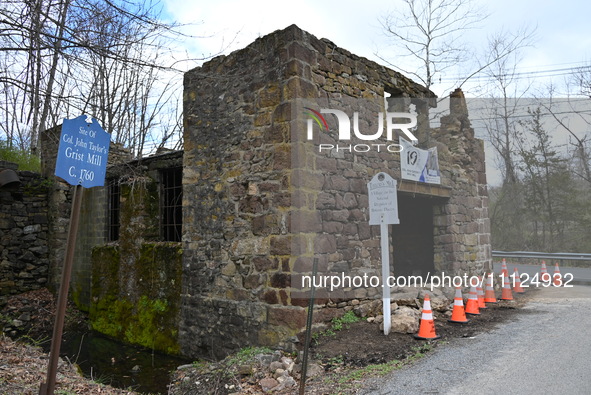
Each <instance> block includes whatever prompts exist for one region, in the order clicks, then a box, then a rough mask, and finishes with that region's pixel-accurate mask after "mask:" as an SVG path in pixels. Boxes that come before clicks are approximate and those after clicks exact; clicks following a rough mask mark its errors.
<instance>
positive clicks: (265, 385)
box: [259, 377, 279, 392]
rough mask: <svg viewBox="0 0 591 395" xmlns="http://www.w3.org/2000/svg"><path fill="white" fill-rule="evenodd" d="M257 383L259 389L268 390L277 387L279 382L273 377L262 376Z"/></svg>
mask: <svg viewBox="0 0 591 395" xmlns="http://www.w3.org/2000/svg"><path fill="white" fill-rule="evenodd" d="M259 385H260V386H261V389H262V390H263V391H265V392H269V391H271V390H272V389H273V388H275V387H277V386H278V385H279V382H278V381H277V380H275V379H272V378H268V377H267V378H264V379H262V380H261V381H259Z"/></svg>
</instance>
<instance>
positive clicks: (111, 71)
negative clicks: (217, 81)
mask: <svg viewBox="0 0 591 395" xmlns="http://www.w3.org/2000/svg"><path fill="white" fill-rule="evenodd" d="M0 19H2V23H3V26H2V29H1V30H0V66H3V68H2V70H3V71H2V72H0V108H1V110H0V132H3V134H4V135H5V136H6V139H7V141H9V144H15V145H18V146H19V147H20V148H29V149H31V150H32V151H33V152H34V151H35V150H36V148H37V145H38V143H37V141H38V136H39V133H40V132H42V131H43V130H45V129H46V128H48V127H52V126H54V125H56V124H58V123H60V122H61V119H62V118H64V117H72V116H77V115H80V113H81V112H83V113H87V114H89V115H92V116H94V117H95V118H97V119H98V120H99V121H100V122H101V123H102V124H103V126H104V127H105V129H106V130H107V131H108V132H110V133H111V134H112V136H113V140H114V141H116V142H121V143H123V144H124V145H126V146H129V147H130V148H131V149H132V151H133V153H134V154H136V155H137V156H141V155H142V153H143V152H144V151H146V149H147V145H148V144H149V145H151V146H153V147H154V148H155V147H156V146H158V145H161V144H162V143H163V141H170V139H171V136H179V135H180V133H178V130H177V128H178V127H179V123H178V122H177V118H178V117H177V116H176V115H175V116H171V115H170V114H171V113H175V112H176V108H177V107H178V100H177V99H178V97H179V96H180V93H179V92H180V89H181V84H180V77H181V71H182V70H178V69H175V68H174V67H173V65H174V63H175V58H174V56H173V55H174V54H173V53H172V52H171V49H170V48H171V47H172V46H173V45H172V42H173V40H175V39H180V38H183V37H181V34H180V33H179V31H178V26H177V25H175V24H165V23H163V22H161V18H160V17H159V8H158V4H157V3H152V2H144V1H141V2H140V1H136V0H125V1H119V2H112V1H110V0H8V1H5V2H3V3H2V5H1V6H0ZM167 122H168V123H167Z"/></svg>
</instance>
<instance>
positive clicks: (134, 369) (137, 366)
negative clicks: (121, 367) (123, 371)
mask: <svg viewBox="0 0 591 395" xmlns="http://www.w3.org/2000/svg"><path fill="white" fill-rule="evenodd" d="M140 370H142V368H141V367H140V365H135V366H134V367H133V368H131V371H132V372H134V373H137V372H139V371H140Z"/></svg>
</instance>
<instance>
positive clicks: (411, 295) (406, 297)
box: [390, 291, 419, 306]
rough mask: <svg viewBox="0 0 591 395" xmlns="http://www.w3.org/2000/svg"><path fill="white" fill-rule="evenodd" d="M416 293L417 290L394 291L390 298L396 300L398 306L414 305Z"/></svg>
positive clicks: (417, 293)
mask: <svg viewBox="0 0 591 395" xmlns="http://www.w3.org/2000/svg"><path fill="white" fill-rule="evenodd" d="M418 295H419V292H418V291H414V292H402V293H395V294H392V296H391V299H390V300H392V301H394V302H396V303H397V304H398V306H415V305H416V299H417V296H418Z"/></svg>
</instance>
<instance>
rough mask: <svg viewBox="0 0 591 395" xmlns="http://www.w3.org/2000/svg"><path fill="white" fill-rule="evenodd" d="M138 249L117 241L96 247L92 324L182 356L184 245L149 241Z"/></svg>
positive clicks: (116, 335) (126, 339) (118, 336)
mask: <svg viewBox="0 0 591 395" xmlns="http://www.w3.org/2000/svg"><path fill="white" fill-rule="evenodd" d="M136 253H137V251H129V250H126V249H124V248H123V247H122V246H121V247H120V246H112V245H107V246H101V247H95V248H94V249H93V254H92V258H93V265H92V267H93V281H92V302H91V307H90V321H91V325H92V328H93V329H94V330H96V331H98V332H100V333H103V334H105V335H107V336H111V337H113V338H115V339H118V340H121V341H124V342H127V343H131V344H136V345H140V346H144V347H148V348H151V349H154V350H158V351H162V352H165V353H168V354H179V353H180V348H179V345H178V322H179V320H178V317H179V314H180V286H181V267H182V250H181V249H180V244H179V243H143V244H141V245H140V247H139V254H138V255H135V254H136ZM128 254H131V255H134V256H135V259H128V258H129V255H128ZM123 266H127V267H125V270H123Z"/></svg>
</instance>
